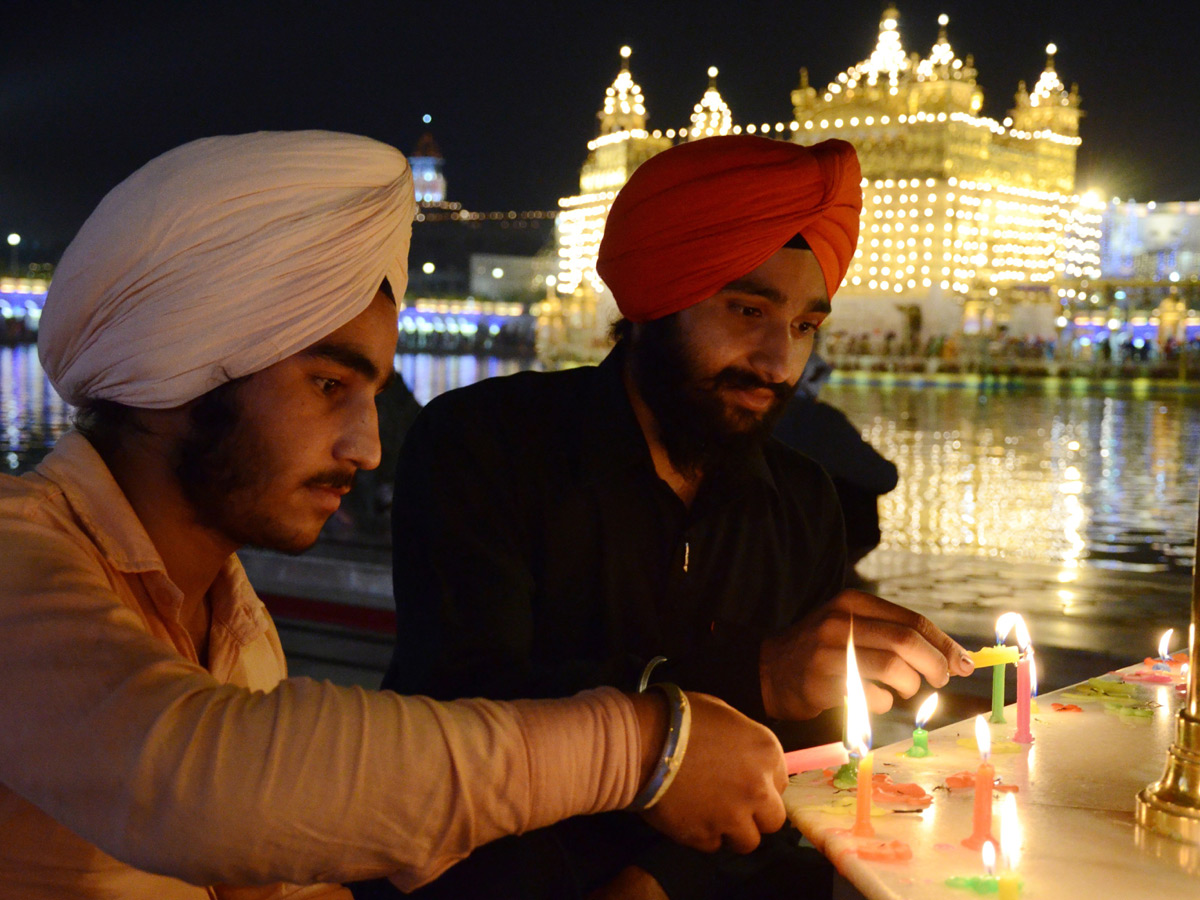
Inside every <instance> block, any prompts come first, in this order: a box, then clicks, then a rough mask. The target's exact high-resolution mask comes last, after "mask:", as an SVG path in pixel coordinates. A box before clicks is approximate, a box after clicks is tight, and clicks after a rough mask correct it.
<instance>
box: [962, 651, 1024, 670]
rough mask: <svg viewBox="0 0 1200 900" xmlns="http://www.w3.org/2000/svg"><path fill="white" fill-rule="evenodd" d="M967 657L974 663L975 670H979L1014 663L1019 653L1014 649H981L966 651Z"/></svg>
mask: <svg viewBox="0 0 1200 900" xmlns="http://www.w3.org/2000/svg"><path fill="white" fill-rule="evenodd" d="M967 655H968V656H970V657H971V659H972V660H973V661H974V663H975V668H977V669H980V668H983V667H984V666H1003V665H1005V664H1007V663H1015V662H1016V661H1017V658H1018V656H1019V651H1018V650H1017V648H1016V647H983V648H981V649H979V650H974V651H972V650H968V651H967Z"/></svg>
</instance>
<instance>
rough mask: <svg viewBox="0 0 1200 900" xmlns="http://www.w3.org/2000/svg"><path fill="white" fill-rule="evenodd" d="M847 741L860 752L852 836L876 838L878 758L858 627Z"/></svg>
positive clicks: (849, 667) (850, 653) (850, 650)
mask: <svg viewBox="0 0 1200 900" xmlns="http://www.w3.org/2000/svg"><path fill="white" fill-rule="evenodd" d="M846 710H847V713H846V739H847V740H848V741H852V742H853V743H854V746H855V747H856V748H857V750H858V755H859V761H858V798H857V801H858V802H857V804H856V807H855V814H854V827H853V828H851V829H850V833H851V834H853V835H854V836H855V837H874V836H875V829H874V828H872V827H871V790H872V784H871V774H872V772H871V770H872V769H873V768H874V754H872V753H871V717H870V714H869V713H868V711H867V693H866V691H865V690H863V685H862V679H860V678H859V677H858V661H857V660H856V658H855V655H854V625H853V624H851V626H850V637H849V639H848V640H847V642H846Z"/></svg>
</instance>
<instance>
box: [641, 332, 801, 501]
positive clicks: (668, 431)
mask: <svg viewBox="0 0 1200 900" xmlns="http://www.w3.org/2000/svg"><path fill="white" fill-rule="evenodd" d="M628 340H629V342H630V347H629V361H630V372H631V374H632V376H633V381H634V384H635V385H636V386H637V389H638V392H639V393H640V394H641V396H642V399H643V400H644V401H645V403H646V406H648V407H649V408H650V412H651V413H653V414H654V419H655V422H656V423H657V425H658V429H659V439H660V440H661V441H662V444H663V448H664V449H665V450H666V452H667V458H668V459H669V460H670V461H671V465H672V466H674V467H675V469H676V470H677V471H678V472H679V473H680V474H681V475H683V476H684V477H686V478H694V477H696V476H698V475H701V474H711V473H713V472H716V471H718V470H720V469H722V468H724V467H726V466H729V465H732V464H736V463H738V462H740V461H742V460H744V459H745V458H746V457H747V456H749V455H750V454H751V453H752V452H754V451H756V450H757V449H758V448H760V447H761V446H762V445H763V443H764V442H765V441H766V439H767V438H768V437H769V436H770V434H771V432H772V430H773V429H774V428H775V425H776V423H777V422H778V421H779V418H780V416H782V415H783V410H784V407H785V406H787V402H788V400H790V399H791V397H792V395H793V394H794V393H795V392H796V385H794V384H787V383H778V382H777V383H772V382H767V381H764V380H763V379H761V378H760V377H758V376H757V375H755V374H754V373H753V372H751V371H748V370H746V369H740V368H737V367H733V366H730V367H726V368H724V369H721V370H720V371H719V372H717V373H716V374H713V375H703V374H702V373H701V372H700V371H699V361H698V360H697V358H696V354H695V353H694V352H693V351H692V349H691V348H690V347H689V346H688V345H687V342H686V341H685V340H684V337H683V333H682V330H681V329H680V327H679V321H678V318H677V317H676V316H675V315H670V316H664V317H663V318H661V319H655V320H653V321H650V322H646V323H643V324H642V326H641V328H640V329H639V330H638V333H637V334H636V336H630V337H629V338H628ZM756 388H759V389H766V390H769V391H771V393H773V394H774V395H775V400H774V401H773V402H772V404H771V406H770V407H768V408H767V410H766V411H764V412H762V413H755V412H753V411H751V410H748V409H744V408H742V407H740V406H736V405H734V404H730V403H727V402H726V401H725V399H724V398H723V396H722V393H723V391H725V390H739V389H756Z"/></svg>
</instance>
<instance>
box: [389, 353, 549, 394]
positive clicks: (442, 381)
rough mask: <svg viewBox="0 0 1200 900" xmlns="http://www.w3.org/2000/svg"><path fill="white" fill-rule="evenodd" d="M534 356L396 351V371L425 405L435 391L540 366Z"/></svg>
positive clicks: (444, 390) (438, 391)
mask: <svg viewBox="0 0 1200 900" xmlns="http://www.w3.org/2000/svg"><path fill="white" fill-rule="evenodd" d="M540 368H541V363H540V362H539V361H538V360H536V359H498V358H496V357H494V356H430V355H429V354H428V353H400V354H397V355H396V371H397V372H399V373H400V376H401V377H402V378H403V379H404V383H405V384H407V385H408V389H409V390H410V391H412V393H413V396H414V397H416V398H417V402H418V403H420V404H421V405H422V406H424V405H425V404H426V403H428V402H429V401H430V400H432V399H433V398H434V397H436V396H437V395H438V394H443V393H445V392H446V391H449V390H452V389H454V388H456V387H462V386H463V385H467V384H474V383H475V382H476V381H482V380H483V379H485V378H495V377H496V376H497V375H512V374H513V373H514V372H520V371H522V370H523V369H540Z"/></svg>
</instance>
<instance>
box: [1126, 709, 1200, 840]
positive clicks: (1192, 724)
mask: <svg viewBox="0 0 1200 900" xmlns="http://www.w3.org/2000/svg"><path fill="white" fill-rule="evenodd" d="M1137 822H1138V824H1139V825H1141V826H1142V827H1143V828H1145V829H1148V830H1149V831H1152V832H1154V833H1156V834H1160V835H1164V836H1166V837H1169V838H1171V839H1172V840H1174V841H1177V842H1180V843H1183V844H1191V845H1200V720H1197V719H1193V718H1191V717H1189V716H1188V715H1186V713H1185V712H1184V711H1182V710H1180V712H1179V714H1178V719H1177V721H1176V723H1175V742H1174V743H1173V744H1171V747H1170V749H1169V750H1168V751H1167V766H1166V770H1165V771H1164V772H1163V777H1162V778H1160V779H1159V780H1158V781H1156V782H1155V783H1154V784H1151V785H1148V786H1147V787H1145V788H1143V789H1142V790H1141V791H1140V792H1139V793H1138V796H1137Z"/></svg>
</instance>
